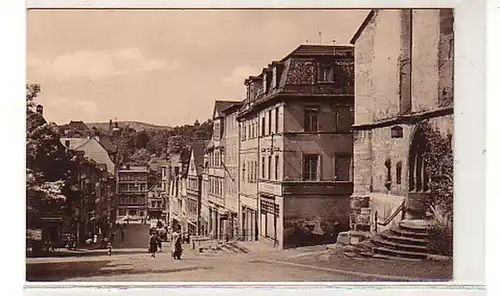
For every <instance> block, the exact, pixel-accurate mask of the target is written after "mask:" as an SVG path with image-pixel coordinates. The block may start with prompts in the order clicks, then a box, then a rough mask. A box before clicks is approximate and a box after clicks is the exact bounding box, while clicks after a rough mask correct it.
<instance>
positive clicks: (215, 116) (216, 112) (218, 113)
mask: <svg viewBox="0 0 500 296" xmlns="http://www.w3.org/2000/svg"><path fill="white" fill-rule="evenodd" d="M219 116H220V112H219V110H218V109H217V108H215V110H214V115H213V118H218V117H219Z"/></svg>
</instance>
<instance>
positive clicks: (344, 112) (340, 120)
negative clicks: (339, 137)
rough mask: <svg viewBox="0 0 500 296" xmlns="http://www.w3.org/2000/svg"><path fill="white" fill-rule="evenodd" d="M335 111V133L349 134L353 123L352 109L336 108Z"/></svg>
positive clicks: (346, 107) (345, 107) (348, 107)
mask: <svg viewBox="0 0 500 296" xmlns="http://www.w3.org/2000/svg"><path fill="white" fill-rule="evenodd" d="M336 111H337V112H336V118H335V125H336V129H337V131H338V132H349V131H350V130H351V127H352V124H353V123H354V120H353V111H352V108H351V107H350V106H337V108H336Z"/></svg>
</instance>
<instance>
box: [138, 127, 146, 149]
mask: <svg viewBox="0 0 500 296" xmlns="http://www.w3.org/2000/svg"><path fill="white" fill-rule="evenodd" d="M148 142H149V135H148V133H147V132H146V131H145V130H142V131H140V132H139V133H137V135H136V140H135V149H144V148H146V146H147V145H148Z"/></svg>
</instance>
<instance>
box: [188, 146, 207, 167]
mask: <svg viewBox="0 0 500 296" xmlns="http://www.w3.org/2000/svg"><path fill="white" fill-rule="evenodd" d="M191 150H192V152H193V156H194V163H195V165H196V167H197V172H198V173H199V174H201V171H202V169H203V158H204V156H205V143H204V141H198V142H195V143H193V144H192V145H191Z"/></svg>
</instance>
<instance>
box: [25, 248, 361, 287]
mask: <svg viewBox="0 0 500 296" xmlns="http://www.w3.org/2000/svg"><path fill="white" fill-rule="evenodd" d="M284 254H285V253H283V252H281V253H272V254H266V255H260V256H257V255H254V254H243V255H228V256H221V255H201V254H194V253H193V252H192V251H190V250H186V252H185V256H184V258H183V260H180V261H174V260H173V259H172V258H171V257H170V256H169V253H167V252H163V253H159V254H157V257H156V258H151V257H150V255H149V254H147V253H146V252H145V250H144V249H121V250H117V251H116V253H115V254H113V255H112V256H111V257H109V256H107V255H106V254H104V252H102V251H101V252H98V253H96V254H89V255H87V256H82V257H72V258H28V260H27V271H26V274H27V280H28V281H94V282H124V281H127V282H130V281H132V282H134V281H137V282H139V281H141V282H142V281H149V282H165V281H167V282H168V281H171V282H172V281H188V282H190V281H192V282H203V281H237V282H238V281H240V282H247V281H252V282H255V281H261V282H262V281H267V282H269V281H354V280H360V279H359V278H357V277H355V276H345V275H339V274H336V273H333V272H328V271H325V270H315V269H309V268H303V267H300V266H286V265H277V264H275V263H269V262H260V261H257V260H256V259H257V257H259V258H270V259H280V258H281V257H283V256H284Z"/></svg>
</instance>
